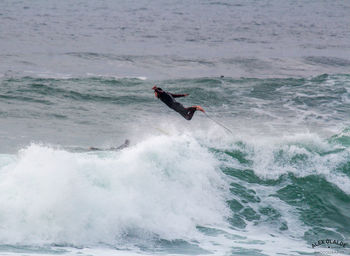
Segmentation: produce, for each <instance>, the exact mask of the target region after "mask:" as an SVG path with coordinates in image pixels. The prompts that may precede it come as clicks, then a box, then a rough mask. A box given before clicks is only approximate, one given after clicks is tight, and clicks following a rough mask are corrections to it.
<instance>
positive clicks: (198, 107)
mask: <svg viewBox="0 0 350 256" xmlns="http://www.w3.org/2000/svg"><path fill="white" fill-rule="evenodd" d="M194 107H195V108H196V109H197V110H199V111H202V112H203V113H205V111H204V109H203V108H202V107H201V106H194Z"/></svg>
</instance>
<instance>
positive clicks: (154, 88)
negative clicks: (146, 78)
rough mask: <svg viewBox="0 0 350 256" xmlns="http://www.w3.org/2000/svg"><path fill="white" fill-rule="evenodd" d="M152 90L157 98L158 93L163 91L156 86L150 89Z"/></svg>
mask: <svg viewBox="0 0 350 256" xmlns="http://www.w3.org/2000/svg"><path fill="white" fill-rule="evenodd" d="M152 90H154V95H155V96H156V97H157V98H159V93H162V92H163V89H162V88H160V87H157V86H153V87H152Z"/></svg>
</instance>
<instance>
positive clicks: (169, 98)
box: [152, 86, 205, 120]
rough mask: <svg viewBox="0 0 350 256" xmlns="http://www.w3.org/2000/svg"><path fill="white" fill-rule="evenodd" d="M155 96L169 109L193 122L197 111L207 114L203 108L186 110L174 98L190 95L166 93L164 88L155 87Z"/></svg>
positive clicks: (196, 107)
mask: <svg viewBox="0 0 350 256" xmlns="http://www.w3.org/2000/svg"><path fill="white" fill-rule="evenodd" d="M152 90H154V95H155V96H156V97H157V98H158V99H160V100H161V101H163V102H164V103H165V104H166V105H167V106H168V107H169V108H171V109H174V110H175V111H176V112H178V113H180V115H182V116H183V117H184V118H185V119H187V120H191V119H192V117H193V114H194V112H196V110H199V111H202V112H205V111H204V109H203V108H202V107H201V106H192V107H189V108H185V107H184V106H183V105H182V104H181V103H179V102H177V101H176V100H175V99H174V98H179V97H186V96H188V94H173V93H169V92H166V91H163V90H162V88H159V87H157V86H153V88H152Z"/></svg>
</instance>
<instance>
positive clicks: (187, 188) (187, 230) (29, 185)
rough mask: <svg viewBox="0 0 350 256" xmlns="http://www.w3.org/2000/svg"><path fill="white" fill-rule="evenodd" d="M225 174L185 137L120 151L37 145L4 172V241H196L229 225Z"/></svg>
mask: <svg viewBox="0 0 350 256" xmlns="http://www.w3.org/2000/svg"><path fill="white" fill-rule="evenodd" d="M188 155H191V157H188ZM221 175H222V174H221V172H220V171H219V169H218V162H217V160H216V159H215V158H213V157H212V156H211V155H210V154H209V153H208V151H207V149H205V148H203V147H201V146H200V145H199V144H198V143H197V142H196V141H195V140H193V139H191V138H189V137H186V136H182V137H166V136H159V137H153V138H151V139H148V140H145V141H143V142H141V143H139V144H137V145H136V146H133V147H131V148H128V149H125V150H123V151H122V152H117V153H116V152H100V153H71V152H67V151H64V150H60V149H55V148H52V147H48V146H42V145H35V144H33V145H31V146H29V147H28V148H25V149H23V150H21V151H20V152H19V154H18V156H17V157H15V158H13V159H11V160H9V161H7V163H6V164H5V165H2V167H1V169H0V177H1V179H0V202H1V205H0V207H1V210H0V212H1V218H0V229H1V232H0V241H1V243H7V244H14V243H20V244H47V243H59V244H73V245H89V244H96V243H105V244H114V245H115V244H118V242H120V241H122V240H123V237H125V236H131V237H139V238H141V239H148V238H151V237H152V236H153V235H157V236H159V237H161V238H164V239H185V240H190V239H194V238H196V237H197V236H199V235H200V234H199V232H198V231H197V230H196V226H197V225H203V226H217V227H220V226H221V227H225V226H226V225H227V224H226V222H225V220H224V218H225V216H227V215H228V214H229V211H228V209H227V206H226V204H225V197H224V195H225V193H226V190H227V184H226V183H225V181H224V180H223V179H222V177H221Z"/></svg>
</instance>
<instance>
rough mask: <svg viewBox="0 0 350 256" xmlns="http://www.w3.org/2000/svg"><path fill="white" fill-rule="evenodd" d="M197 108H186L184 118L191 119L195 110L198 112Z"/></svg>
mask: <svg viewBox="0 0 350 256" xmlns="http://www.w3.org/2000/svg"><path fill="white" fill-rule="evenodd" d="M196 110H197V108H196V107H189V108H186V115H184V118H185V119H186V120H191V119H192V117H193V115H194V112H196Z"/></svg>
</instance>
